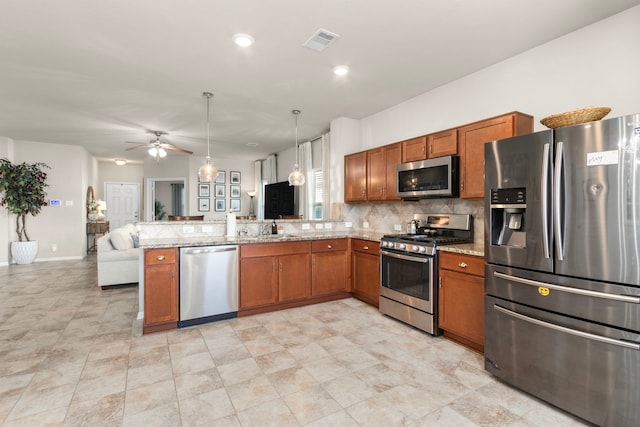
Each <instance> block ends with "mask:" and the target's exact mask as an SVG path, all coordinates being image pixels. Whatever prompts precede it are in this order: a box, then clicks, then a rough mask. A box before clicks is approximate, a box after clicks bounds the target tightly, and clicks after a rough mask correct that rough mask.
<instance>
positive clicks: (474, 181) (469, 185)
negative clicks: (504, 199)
mask: <svg viewBox="0 0 640 427" xmlns="http://www.w3.org/2000/svg"><path fill="white" fill-rule="evenodd" d="M532 131H533V117H531V116H528V115H526V114H522V113H517V112H514V113H510V114H505V115H503V116H499V117H494V118H491V119H487V120H483V121H480V122H477V123H472V124H470V125H467V126H464V127H461V128H459V129H458V139H459V148H460V198H461V199H481V198H483V197H484V144H485V143H487V142H489V141H493V140H496V139H504V138H510V137H512V136H516V135H523V134H526V133H530V132H532Z"/></svg>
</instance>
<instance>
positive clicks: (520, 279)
mask: <svg viewBox="0 0 640 427" xmlns="http://www.w3.org/2000/svg"><path fill="white" fill-rule="evenodd" d="M493 276H494V277H497V278H499V279H504V280H511V281H513V282H518V283H522V284H523V285H529V286H535V287H540V286H542V287H543V288H549V289H553V290H554V291H560V292H567V293H570V294H577V295H583V296H587V297H593V298H601V299H610V300H613V301H620V302H629V303H632V304H640V297H636V296H633V295H619V294H608V293H605V292H598V291H591V290H589V289H579V288H570V287H568V286H561V285H554V284H552V283H546V282H538V281H537V280H531V279H525V278H523V277H516V276H511V275H510V274H504V273H500V272H499V271H494V272H493Z"/></svg>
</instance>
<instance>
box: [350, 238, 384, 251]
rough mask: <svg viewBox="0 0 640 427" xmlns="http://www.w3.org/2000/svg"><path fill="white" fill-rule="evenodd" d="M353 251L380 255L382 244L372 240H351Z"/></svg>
mask: <svg viewBox="0 0 640 427" xmlns="http://www.w3.org/2000/svg"><path fill="white" fill-rule="evenodd" d="M351 249H352V250H354V251H356V252H363V253H365V254H373V255H379V254H380V243H378V242H372V241H370V240H360V239H351Z"/></svg>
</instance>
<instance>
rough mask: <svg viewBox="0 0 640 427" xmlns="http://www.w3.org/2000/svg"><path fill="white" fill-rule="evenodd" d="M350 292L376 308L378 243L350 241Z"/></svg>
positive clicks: (378, 267) (378, 271) (378, 260)
mask: <svg viewBox="0 0 640 427" xmlns="http://www.w3.org/2000/svg"><path fill="white" fill-rule="evenodd" d="M351 281H352V283H351V292H352V294H353V296H354V297H356V298H358V299H360V300H362V301H364V302H366V303H369V304H371V305H373V306H376V307H378V304H379V299H380V243H378V242H372V241H369V240H361V239H351Z"/></svg>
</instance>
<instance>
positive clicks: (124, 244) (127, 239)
mask: <svg viewBox="0 0 640 427" xmlns="http://www.w3.org/2000/svg"><path fill="white" fill-rule="evenodd" d="M109 236H110V237H111V244H112V245H113V247H114V248H116V249H117V250H119V251H124V250H127V249H131V248H133V239H132V238H131V234H129V231H127V230H125V229H123V228H116V229H115V230H113V231H112V232H111V233H109Z"/></svg>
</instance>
